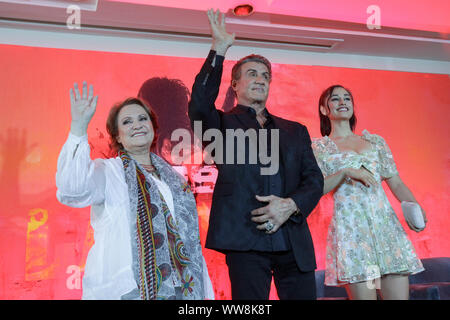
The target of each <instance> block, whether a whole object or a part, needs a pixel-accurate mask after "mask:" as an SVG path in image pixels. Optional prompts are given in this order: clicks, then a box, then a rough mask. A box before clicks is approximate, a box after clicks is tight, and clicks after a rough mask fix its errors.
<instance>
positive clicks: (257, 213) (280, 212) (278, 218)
mask: <svg viewBox="0 0 450 320" xmlns="http://www.w3.org/2000/svg"><path fill="white" fill-rule="evenodd" d="M256 199H257V200H258V201H262V202H268V205H266V206H264V207H261V208H258V209H255V210H253V211H252V212H251V214H252V218H251V220H252V221H253V222H256V223H258V226H257V227H256V228H257V229H258V230H263V231H264V230H266V222H267V221H269V222H272V223H273V225H274V227H273V229H272V230H270V231H266V233H274V232H276V231H277V230H278V229H279V228H280V227H281V226H282V225H283V223H285V222H286V221H287V220H288V219H289V217H290V216H291V214H292V213H293V212H295V211H296V210H297V205H296V204H295V202H294V200H292V199H291V198H287V199H285V198H280V197H277V196H274V195H270V196H265V197H262V196H258V195H257V196H256Z"/></svg>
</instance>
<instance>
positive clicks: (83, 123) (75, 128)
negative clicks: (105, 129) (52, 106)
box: [70, 81, 98, 137]
mask: <svg viewBox="0 0 450 320" xmlns="http://www.w3.org/2000/svg"><path fill="white" fill-rule="evenodd" d="M93 95H94V87H93V86H92V85H90V86H89V93H88V88H87V82H86V81H83V93H82V94H81V95H80V91H79V90H78V84H77V83H75V84H74V87H73V88H70V110H71V115H72V123H71V125H70V132H71V133H72V134H74V135H76V136H79V137H81V136H84V135H85V134H86V132H87V127H88V125H89V122H91V119H92V117H93V116H94V113H95V109H96V107H97V100H98V96H95V97H94V96H93Z"/></svg>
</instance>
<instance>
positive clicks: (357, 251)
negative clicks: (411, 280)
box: [312, 130, 424, 286]
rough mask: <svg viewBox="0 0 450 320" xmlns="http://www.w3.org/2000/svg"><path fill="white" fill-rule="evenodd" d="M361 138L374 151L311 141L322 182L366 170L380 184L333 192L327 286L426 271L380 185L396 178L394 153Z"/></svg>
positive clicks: (349, 185)
mask: <svg viewBox="0 0 450 320" xmlns="http://www.w3.org/2000/svg"><path fill="white" fill-rule="evenodd" d="M362 138H364V139H365V140H367V141H369V142H370V144H371V149H370V150H368V151H365V152H363V153H361V154H358V153H355V152H352V151H343V152H341V151H339V149H338V147H337V145H336V144H335V143H334V142H333V141H332V140H331V139H330V138H329V137H328V136H325V137H323V138H320V139H313V141H312V148H313V151H314V154H315V156H316V159H317V163H318V165H319V167H320V169H321V170H322V173H323V175H324V177H326V176H329V175H332V174H334V173H336V172H337V171H339V170H341V169H344V168H354V169H359V168H361V167H364V168H365V169H367V170H369V171H370V172H371V173H372V174H373V175H374V177H375V179H376V180H377V181H378V185H376V186H371V187H366V186H364V185H363V184H362V183H360V182H359V181H355V180H350V181H349V182H343V183H342V184H341V185H339V186H338V188H337V189H335V192H334V194H333V198H334V213H333V217H332V219H331V222H330V226H329V228H328V236H327V255H326V270H325V285H327V286H339V285H344V284H348V283H356V282H361V281H367V280H373V279H376V278H379V277H381V276H382V275H385V274H415V273H418V272H421V271H423V270H424V268H423V266H422V263H421V261H420V260H419V259H418V257H417V255H416V253H415V250H414V247H413V246H412V244H411V242H410V240H409V239H408V237H407V235H406V232H405V231H404V230H403V228H402V226H401V224H400V221H399V220H398V218H397V215H396V214H395V212H394V210H393V209H392V207H391V205H390V203H389V201H388V198H387V196H386V194H385V192H384V189H383V187H382V185H381V182H382V180H384V179H387V178H391V177H393V176H395V175H397V174H398V172H397V168H396V165H395V162H394V159H393V157H392V153H391V151H390V149H389V147H388V145H387V144H386V142H385V141H384V139H383V138H382V137H380V136H378V135H375V134H370V133H369V132H368V131H367V130H364V131H363V133H362Z"/></svg>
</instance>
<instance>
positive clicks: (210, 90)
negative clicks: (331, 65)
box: [189, 51, 323, 271]
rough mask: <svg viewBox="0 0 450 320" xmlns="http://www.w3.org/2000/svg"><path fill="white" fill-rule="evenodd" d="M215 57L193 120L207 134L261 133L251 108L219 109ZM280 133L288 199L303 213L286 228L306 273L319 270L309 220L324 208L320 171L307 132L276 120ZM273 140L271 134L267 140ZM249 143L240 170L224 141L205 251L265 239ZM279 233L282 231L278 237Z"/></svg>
mask: <svg viewBox="0 0 450 320" xmlns="http://www.w3.org/2000/svg"><path fill="white" fill-rule="evenodd" d="M214 56H215V52H214V51H211V52H210V54H209V56H208V58H207V59H206V62H205V64H204V65H203V67H202V69H201V71H200V73H199V74H198V75H197V77H196V80H195V83H194V85H193V88H192V95H191V100H190V101H189V117H190V119H191V123H192V125H193V127H194V121H201V122H202V131H203V132H204V131H205V130H207V129H211V128H214V129H218V130H220V131H221V132H222V134H223V136H224V137H225V136H226V133H225V130H226V129H243V130H244V131H246V130H247V129H252V128H253V129H256V130H258V129H260V128H259V127H258V124H257V122H256V121H254V120H253V121H252V120H251V118H250V117H249V115H248V112H247V108H246V107H244V106H239V105H238V106H236V107H235V108H233V109H232V110H231V111H230V112H227V113H224V112H222V111H221V110H217V109H216V108H215V106H214V102H215V99H216V98H217V94H218V90H219V85H220V80H221V76H222V64H223V57H222V56H215V57H216V61H215V64H216V66H215V67H214V68H213V67H211V62H212V60H213V59H214ZM271 117H272V119H273V121H274V123H275V127H276V128H278V129H279V151H280V156H279V160H280V162H282V165H283V166H284V173H285V174H284V177H283V179H284V194H283V195H282V197H284V198H292V199H293V200H294V202H295V203H296V204H297V207H298V208H299V209H300V215H298V216H291V218H289V219H288V221H286V222H285V224H286V225H287V230H288V236H289V241H290V244H291V247H292V250H293V253H294V256H295V258H296V262H297V265H298V266H299V268H300V270H302V271H311V270H314V269H315V268H316V261H315V254H314V246H313V242H312V238H311V234H310V231H309V228H308V224H307V222H306V218H307V216H308V215H309V214H310V213H311V211H312V210H313V209H314V208H315V206H316V205H317V203H318V202H319V199H320V197H321V196H322V192H323V175H322V172H321V171H320V169H319V167H318V166H317V163H316V160H315V157H314V154H313V152H312V149H311V139H310V136H309V134H308V130H307V129H306V127H305V126H304V125H301V124H300V123H297V122H293V121H289V120H285V119H282V118H279V117H276V116H273V115H271ZM268 137H269V138H270V134H269V135H268ZM249 143H251V142H250V141H248V139H247V141H246V146H245V151H246V153H245V154H246V161H245V163H244V164H237V159H236V158H237V154H236V150H234V151H235V152H234V162H233V164H226V163H225V159H226V154H227V152H229V151H230V150H227V149H226V143H225V141H224V143H223V146H224V153H223V158H224V164H217V163H216V166H217V169H218V177H217V181H216V185H215V188H214V193H213V199H212V205H211V212H210V220H209V228H208V233H207V238H206V247H207V248H210V249H215V250H218V251H226V250H239V251H246V250H250V249H251V248H252V246H253V244H254V243H255V242H256V241H258V239H260V237H261V236H263V235H264V232H263V231H260V230H258V229H256V224H255V223H254V222H253V221H251V220H250V219H251V213H250V212H251V211H252V210H254V209H256V208H260V207H262V206H264V205H265V204H264V203H262V202H259V201H258V200H257V199H256V198H255V195H262V190H263V179H262V176H261V172H260V168H261V166H260V165H258V164H249V152H248V151H249ZM277 232H278V231H277Z"/></svg>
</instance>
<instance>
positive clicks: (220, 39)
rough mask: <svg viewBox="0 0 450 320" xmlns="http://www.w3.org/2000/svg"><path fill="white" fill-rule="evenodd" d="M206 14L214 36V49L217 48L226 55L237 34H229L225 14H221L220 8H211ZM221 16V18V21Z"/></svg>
mask: <svg viewBox="0 0 450 320" xmlns="http://www.w3.org/2000/svg"><path fill="white" fill-rule="evenodd" d="M206 14H207V15H208V20H209V25H210V27H211V35H212V38H213V45H212V50H215V51H216V53H217V54H218V55H220V56H225V53H226V52H227V50H228V48H229V47H231V46H232V44H233V42H234V38H235V34H234V33H233V34H229V33H228V32H227V30H226V29H225V14H223V13H222V14H220V11H219V10H217V11H216V12H214V10H213V9H209V10H208V11H207V12H206ZM219 16H220V18H221V21H220V22H219Z"/></svg>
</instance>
